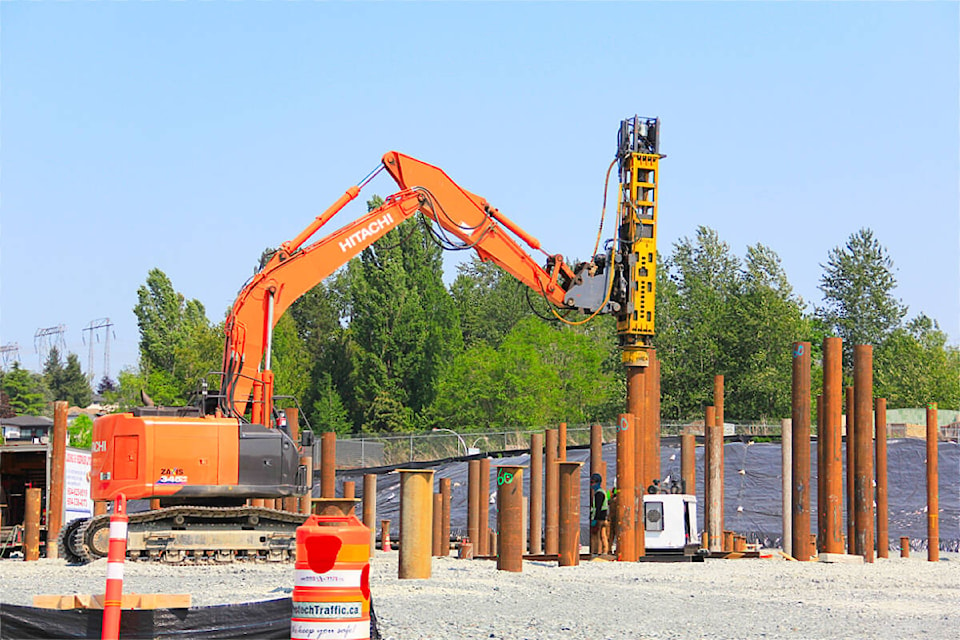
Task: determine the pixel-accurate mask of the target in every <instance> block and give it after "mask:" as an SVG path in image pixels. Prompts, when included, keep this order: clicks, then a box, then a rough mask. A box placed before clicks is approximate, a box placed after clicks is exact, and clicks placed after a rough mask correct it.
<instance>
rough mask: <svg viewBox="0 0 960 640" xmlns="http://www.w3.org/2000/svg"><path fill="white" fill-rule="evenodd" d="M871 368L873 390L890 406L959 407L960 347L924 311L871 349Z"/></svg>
mask: <svg viewBox="0 0 960 640" xmlns="http://www.w3.org/2000/svg"><path fill="white" fill-rule="evenodd" d="M874 371H875V374H874V393H875V395H877V396H878V397H884V398H886V399H887V404H888V406H890V407H922V406H925V405H926V404H927V403H928V402H937V403H939V405H940V407H941V408H943V409H960V349H958V348H957V347H956V346H953V345H949V344H948V342H947V334H946V333H944V332H943V331H942V330H941V329H940V325H939V324H938V323H937V322H936V321H934V320H932V319H930V318H928V317H927V316H926V315H924V314H920V315H919V316H917V317H916V318H914V319H912V320H911V321H910V322H908V323H907V326H906V327H904V328H900V329H896V330H894V331H893V333H892V334H891V335H890V336H889V337H888V338H887V339H886V340H884V342H883V344H882V345H880V347H879V348H877V349H875V358H874Z"/></svg>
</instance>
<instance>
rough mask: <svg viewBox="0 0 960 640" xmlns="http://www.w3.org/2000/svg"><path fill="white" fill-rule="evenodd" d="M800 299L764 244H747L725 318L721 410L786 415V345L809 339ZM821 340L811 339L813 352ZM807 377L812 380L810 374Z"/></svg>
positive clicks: (763, 415)
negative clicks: (724, 388) (728, 381)
mask: <svg viewBox="0 0 960 640" xmlns="http://www.w3.org/2000/svg"><path fill="white" fill-rule="evenodd" d="M810 335H811V327H810V323H809V322H808V321H807V320H806V319H805V317H804V315H803V303H802V301H801V300H800V299H799V298H798V297H797V296H795V295H794V293H793V287H791V286H790V283H789V281H788V280H787V275H786V273H785V272H784V271H783V267H782V266H781V264H780V258H779V256H777V254H776V253H775V252H774V251H773V250H772V249H770V248H769V247H765V246H764V245H761V244H757V245H754V246H751V247H747V255H746V258H745V264H744V270H743V272H742V274H741V281H740V286H739V290H738V292H737V295H736V296H735V298H734V301H733V305H732V308H731V309H730V315H729V316H728V321H727V334H726V339H725V341H724V344H725V346H724V352H725V353H727V354H728V357H727V358H725V361H724V365H725V366H724V367H723V369H724V370H723V373H724V375H725V376H727V377H729V378H730V379H731V383H732V384H731V385H730V386H729V389H728V391H727V399H726V401H725V404H726V406H729V407H730V408H731V410H730V411H727V412H725V413H726V414H728V415H730V416H731V417H735V418H741V419H761V420H763V419H767V418H774V419H775V418H779V417H783V416H788V415H790V406H791V405H790V400H791V399H790V396H791V392H790V385H791V375H792V374H791V371H792V369H791V367H792V355H791V351H790V348H789V347H790V343H791V342H794V341H797V340H803V339H810ZM820 344H821V341H816V340H812V346H814V347H816V348H817V350H818V352H819V346H820ZM813 378H815V379H817V376H816V375H814V376H813Z"/></svg>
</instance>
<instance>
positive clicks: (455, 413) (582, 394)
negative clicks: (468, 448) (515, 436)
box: [430, 317, 623, 430]
mask: <svg viewBox="0 0 960 640" xmlns="http://www.w3.org/2000/svg"><path fill="white" fill-rule="evenodd" d="M604 333H605V332H604V331H602V330H598V331H596V332H593V331H586V330H583V329H580V328H577V329H574V328H571V327H556V326H552V325H551V324H548V323H546V322H543V321H541V320H539V319H537V318H532V317H531V318H526V319H524V320H521V321H520V322H518V323H517V325H516V326H515V327H514V328H513V330H512V331H510V333H508V334H507V336H506V337H505V338H504V340H503V343H502V344H501V345H500V347H499V348H496V349H495V348H493V347H491V346H489V345H487V344H484V343H482V342H481V343H478V344H476V345H474V346H473V347H471V348H469V349H467V350H466V351H464V352H463V353H461V354H459V355H458V356H457V357H456V358H455V359H454V360H453V362H452V363H451V364H450V366H449V367H447V368H446V369H445V370H444V373H443V375H442V376H441V378H440V382H439V385H438V387H439V391H438V395H437V399H436V402H435V403H434V406H433V407H432V410H431V412H430V416H431V419H432V420H433V423H434V424H437V425H443V426H448V425H452V426H453V427H454V428H458V429H462V430H472V429H473V430H477V429H478V430H491V429H494V430H495V429H514V428H524V427H529V426H535V425H545V424H549V423H551V422H560V421H566V422H571V423H581V422H588V421H593V420H608V419H611V418H612V417H613V414H614V413H616V408H615V406H616V404H620V405H622V402H623V395H622V392H623V387H622V385H619V384H618V383H617V380H616V376H615V375H614V374H613V372H611V371H609V370H607V369H606V365H605V363H606V362H607V360H608V355H609V351H610V347H609V344H607V343H605V342H606V341H601V340H600V339H598V338H599V336H602V335H604Z"/></svg>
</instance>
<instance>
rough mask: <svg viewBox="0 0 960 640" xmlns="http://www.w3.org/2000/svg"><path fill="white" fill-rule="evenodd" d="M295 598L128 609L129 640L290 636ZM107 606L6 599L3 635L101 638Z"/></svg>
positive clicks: (0, 618)
mask: <svg viewBox="0 0 960 640" xmlns="http://www.w3.org/2000/svg"><path fill="white" fill-rule="evenodd" d="M291 602H292V601H291V599H290V598H280V599H277V600H264V601H261V602H248V603H244V604H228V605H221V606H216V607H191V608H190V609H152V610H136V609H135V610H125V611H124V612H123V614H122V615H121V617H120V637H121V638H123V639H124V640H148V639H149V640H154V639H160V638H203V639H204V640H220V639H223V640H228V639H230V638H289V637H290V617H291V615H292V613H293V606H292V604H291ZM102 620H103V611H102V610H96V609H73V610H69V611H58V610H56V609H38V608H36V607H23V606H18V605H12V604H0V639H2V640H29V639H33V638H45V639H46V638H58V639H59V638H99V637H101V633H100V631H101V629H100V625H101V622H102ZM370 638H371V639H372V640H379V638H380V634H379V631H378V629H377V622H376V615H375V614H374V613H373V608H372V606H371V609H370Z"/></svg>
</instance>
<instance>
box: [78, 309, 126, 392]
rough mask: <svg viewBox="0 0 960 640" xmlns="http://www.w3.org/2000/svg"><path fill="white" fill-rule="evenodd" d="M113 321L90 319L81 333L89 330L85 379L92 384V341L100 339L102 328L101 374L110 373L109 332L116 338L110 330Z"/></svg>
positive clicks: (107, 374) (106, 374) (108, 319)
mask: <svg viewBox="0 0 960 640" xmlns="http://www.w3.org/2000/svg"><path fill="white" fill-rule="evenodd" d="M111 327H113V323H112V322H110V318H97V319H96V320H91V321H90V324H88V325H87V326H86V327H85V328H84V329H83V331H82V332H81V333H86V332H88V331H89V332H90V342H89V344H90V355H89V359H88V362H87V380H88V381H89V382H90V384H91V385H93V381H94V367H93V342H94V339H96V341H97V342H99V341H100V334H99V331H100V330H101V329H102V330H103V375H105V376H109V375H110V334H111V333H113V334H114V335H113V337H114V338H116V337H117V336H116V334H115V333H114V332H113V331H111Z"/></svg>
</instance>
